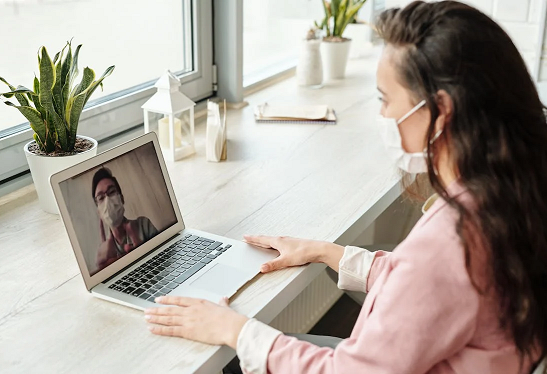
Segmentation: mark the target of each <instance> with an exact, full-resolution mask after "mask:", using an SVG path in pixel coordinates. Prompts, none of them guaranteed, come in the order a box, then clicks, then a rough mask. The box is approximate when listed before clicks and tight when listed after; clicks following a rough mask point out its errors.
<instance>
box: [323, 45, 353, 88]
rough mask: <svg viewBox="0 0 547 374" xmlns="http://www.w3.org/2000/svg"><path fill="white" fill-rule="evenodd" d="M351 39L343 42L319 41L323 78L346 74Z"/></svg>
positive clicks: (339, 76)
mask: <svg viewBox="0 0 547 374" xmlns="http://www.w3.org/2000/svg"><path fill="white" fill-rule="evenodd" d="M350 46H351V40H345V41H343V42H327V41H323V42H322V43H321V56H322V58H323V74H324V76H325V79H341V78H344V77H345V76H346V65H347V63H348V55H349V48H350Z"/></svg>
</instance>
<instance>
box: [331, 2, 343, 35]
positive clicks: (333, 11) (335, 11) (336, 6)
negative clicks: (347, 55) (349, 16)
mask: <svg viewBox="0 0 547 374" xmlns="http://www.w3.org/2000/svg"><path fill="white" fill-rule="evenodd" d="M340 1H341V0H332V1H331V2H330V12H331V14H332V19H333V21H334V23H333V26H332V36H337V35H336V29H337V27H336V21H337V20H338V9H339V8H340Z"/></svg>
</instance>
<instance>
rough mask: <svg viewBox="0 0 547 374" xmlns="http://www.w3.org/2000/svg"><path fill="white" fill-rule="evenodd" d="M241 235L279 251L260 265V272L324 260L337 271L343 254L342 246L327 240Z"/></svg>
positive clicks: (259, 245) (247, 239) (256, 243)
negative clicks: (271, 258)
mask: <svg viewBox="0 0 547 374" xmlns="http://www.w3.org/2000/svg"><path fill="white" fill-rule="evenodd" d="M243 237H244V239H245V241H246V242H247V243H249V244H252V245H256V246H258V247H262V248H271V249H275V250H277V251H278V252H279V257H276V258H274V259H273V260H271V261H268V262H266V263H265V264H263V265H262V267H261V268H260V271H261V272H262V273H268V272H270V271H273V270H278V269H283V268H286V267H289V266H298V265H304V264H307V263H310V262H324V263H326V264H327V265H328V266H330V267H331V268H333V269H334V270H336V271H338V263H339V262H340V259H341V258H342V255H343V254H344V247H342V246H339V245H337V244H333V243H329V242H321V241H317V240H306V239H296V238H291V237H287V236H262V235H260V236H251V235H244V236H243Z"/></svg>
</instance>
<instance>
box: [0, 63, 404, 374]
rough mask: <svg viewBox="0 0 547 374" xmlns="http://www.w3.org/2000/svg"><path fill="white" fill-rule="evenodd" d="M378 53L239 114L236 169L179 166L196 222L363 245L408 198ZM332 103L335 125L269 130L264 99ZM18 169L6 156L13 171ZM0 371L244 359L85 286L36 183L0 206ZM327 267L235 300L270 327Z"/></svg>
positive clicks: (232, 146)
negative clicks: (336, 76) (385, 126)
mask: <svg viewBox="0 0 547 374" xmlns="http://www.w3.org/2000/svg"><path fill="white" fill-rule="evenodd" d="M375 65H376V57H375V56H371V57H369V58H366V59H362V60H355V61H350V63H349V66H348V72H347V77H346V79H344V80H341V81H336V82H333V83H329V84H326V85H325V86H324V87H323V88H322V89H318V90H311V89H306V88H301V87H297V86H296V81H295V79H294V78H291V79H288V80H285V81H282V82H280V83H277V84H275V85H274V86H271V87H269V88H266V89H264V90H262V91H259V92H258V93H255V94H253V95H251V96H249V97H248V98H247V100H248V102H249V104H250V105H249V106H248V107H245V108H243V109H240V110H231V111H230V112H229V116H228V138H229V143H228V161H226V162H221V163H218V164H217V163H208V162H206V161H205V149H204V146H203V144H204V130H205V129H204V128H205V126H204V125H198V127H197V129H196V144H197V155H195V156H193V157H191V158H188V159H184V160H182V161H179V162H176V163H168V169H169V173H170V176H171V179H172V182H173V185H174V188H175V191H176V195H177V199H178V201H179V204H180V208H181V211H182V213H183V217H184V219H185V224H186V225H187V226H188V227H191V228H196V229H200V230H203V231H209V232H212V233H215V234H219V235H224V236H228V237H230V238H235V239H241V237H242V235H243V234H246V233H249V234H267V235H288V236H297V237H305V238H312V239H319V240H330V241H337V242H338V243H340V244H350V243H351V242H352V240H354V239H355V238H356V237H357V236H358V235H359V233H360V232H361V231H362V230H363V229H364V228H366V227H367V226H368V225H369V224H370V223H371V222H372V221H373V220H374V219H376V217H377V216H378V215H379V214H380V213H381V212H382V211H383V210H384V209H385V208H386V207H387V206H388V205H389V204H390V203H391V202H393V201H394V200H395V198H396V197H397V196H398V195H399V193H400V188H399V179H400V178H399V176H398V174H397V173H396V172H395V169H394V167H393V165H392V163H391V162H390V161H389V159H388V158H387V157H386V153H385V151H384V149H383V145H382V142H381V139H380V137H379V133H378V131H377V129H376V127H375V122H374V119H375V116H376V114H377V111H378V108H379V105H378V103H377V100H376V97H377V92H376V88H375V87H376V82H375V73H374V72H375V67H376V66H375ZM265 101H267V102H270V103H293V104H297V103H301V104H316V103H323V104H328V105H330V106H332V107H333V108H334V109H335V110H336V114H337V116H338V118H339V121H338V124H336V125H310V124H299V125H297V124H292V125H291V124H256V123H255V122H254V119H253V109H254V107H255V106H256V105H257V104H261V103H263V102H265ZM6 161H7V160H2V162H6ZM0 259H1V261H0V285H1V287H0V289H1V290H2V301H1V302H0V371H1V372H2V373H7V372H10V373H11V372H18V373H19V372H20V373H30V372H41V373H42V372H47V373H65V372H66V373H73V372H78V373H88V372H89V373H120V372H123V373H129V372H131V373H140V372H142V373H150V372H153V373H167V372H177V373H190V372H194V371H198V372H200V373H214V372H218V371H219V370H220V369H221V368H222V366H223V365H224V364H225V363H226V362H228V361H229V359H230V358H231V357H232V356H233V355H234V351H233V350H231V349H230V348H227V347H216V346H208V345H204V344H200V343H195V342H190V341H187V340H183V339H177V338H168V337H159V336H154V335H152V334H150V333H149V332H148V330H147V328H146V324H145V322H144V318H143V314H142V312H139V311H137V310H133V309H130V308H127V307H123V306H120V305H116V304H113V303H109V302H106V301H102V300H99V299H96V298H94V297H92V296H91V295H90V294H89V293H88V292H87V291H86V289H85V286H84V283H83V281H82V279H81V277H80V274H79V271H78V267H77V264H76V260H75V258H74V255H73V252H72V250H71V247H70V244H69V241H68V237H67V234H66V232H65V230H64V227H63V225H62V223H61V221H60V218H59V217H58V216H54V215H49V214H47V213H44V212H42V211H41V210H40V208H39V207H38V201H37V197H36V193H35V191H34V189H33V187H32V186H29V187H26V188H23V189H21V190H19V191H16V192H14V193H12V194H10V195H7V196H5V197H3V198H0ZM322 269H323V266H322V265H311V266H306V267H299V268H292V269H286V270H282V271H278V272H275V273H272V274H267V275H259V276H257V277H256V278H255V279H254V280H253V281H251V282H250V283H249V284H248V285H246V286H245V287H244V288H243V289H242V290H241V291H240V292H238V294H236V295H235V296H234V297H233V298H232V306H233V308H235V309H236V310H238V311H239V312H241V313H244V314H246V315H248V316H256V317H257V318H259V319H261V320H263V321H266V322H269V321H271V320H272V319H273V318H274V317H275V316H276V315H277V314H278V313H279V312H280V311H281V310H282V309H283V308H284V307H286V305H287V304H288V303H289V302H290V301H291V300H292V299H293V298H294V297H296V296H297V295H298V294H299V293H300V292H301V291H302V290H303V289H304V288H305V287H306V285H307V284H309V283H310V282H311V281H312V280H313V278H314V277H315V276H317V274H319V272H320V271H322Z"/></svg>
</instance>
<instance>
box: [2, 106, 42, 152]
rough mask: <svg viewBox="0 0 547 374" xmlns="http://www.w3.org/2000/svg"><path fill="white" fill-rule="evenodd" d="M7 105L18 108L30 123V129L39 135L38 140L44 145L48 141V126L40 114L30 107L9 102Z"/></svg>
mask: <svg viewBox="0 0 547 374" xmlns="http://www.w3.org/2000/svg"><path fill="white" fill-rule="evenodd" d="M5 104H6V105H8V106H12V107H14V108H17V109H18V110H19V112H21V114H22V115H24V116H25V118H26V119H27V120H28V121H29V123H30V127H31V128H32V129H33V130H34V132H35V133H36V134H37V135H38V138H39V139H40V141H41V142H42V144H43V143H44V142H45V141H46V125H45V123H44V119H43V118H42V115H41V114H40V112H38V111H37V110H36V109H34V108H32V107H30V106H18V105H15V104H13V103H10V102H9V101H6V102H5Z"/></svg>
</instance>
